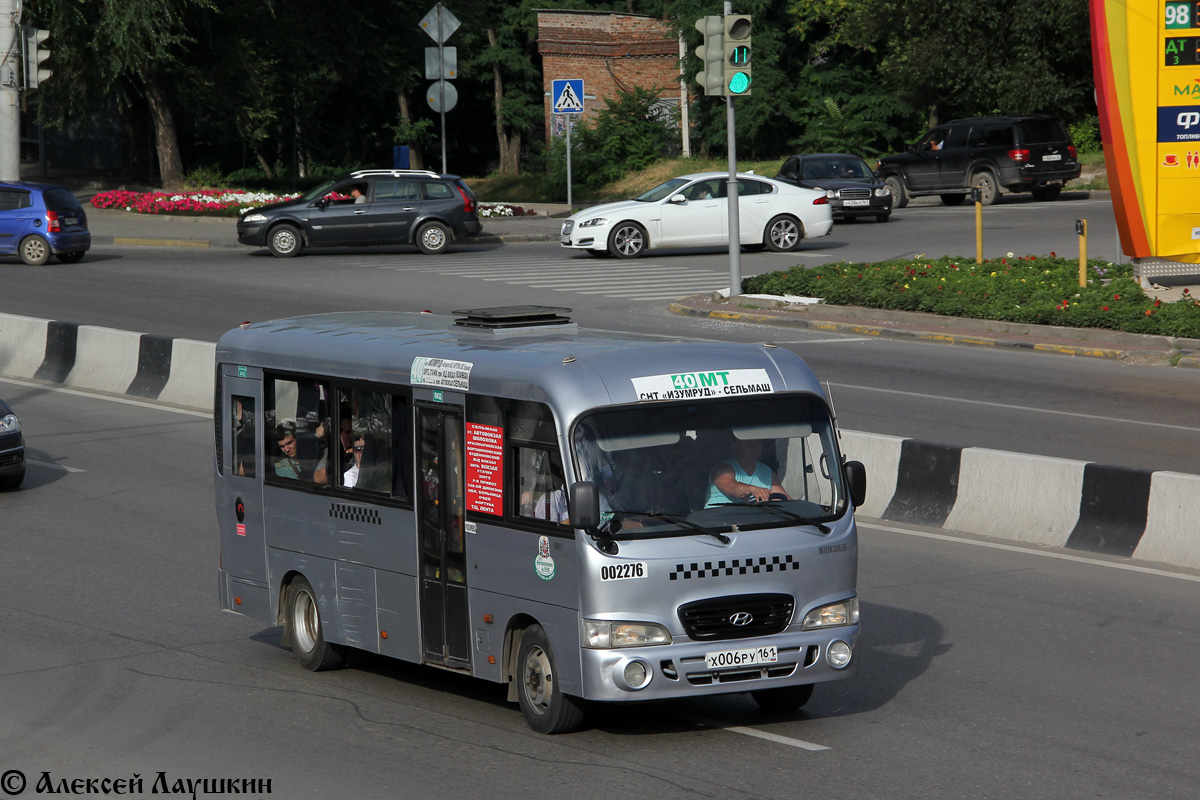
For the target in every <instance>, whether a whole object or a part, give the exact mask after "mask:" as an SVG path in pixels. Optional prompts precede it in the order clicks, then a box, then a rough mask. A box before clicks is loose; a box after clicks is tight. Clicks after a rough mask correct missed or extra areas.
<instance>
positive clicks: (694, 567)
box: [671, 555, 800, 581]
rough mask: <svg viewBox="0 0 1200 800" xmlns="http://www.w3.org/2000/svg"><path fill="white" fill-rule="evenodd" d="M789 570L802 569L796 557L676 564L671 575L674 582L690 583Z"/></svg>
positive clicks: (764, 557)
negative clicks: (700, 579)
mask: <svg viewBox="0 0 1200 800" xmlns="http://www.w3.org/2000/svg"><path fill="white" fill-rule="evenodd" d="M789 569H800V562H799V561H797V560H796V559H795V557H793V556H790V555H787V556H769V557H768V556H762V557H761V558H747V559H740V558H735V559H733V560H732V561H728V562H726V561H718V562H716V563H715V564H714V563H713V562H712V561H705V562H704V566H703V567H701V566H700V562H693V563H691V564H676V565H675V571H674V572H672V573H671V580H673V581H690V580H691V579H692V578H719V577H721V576H723V575H724V576H728V575H758V574H760V573H763V572H786V571H788V570H789Z"/></svg>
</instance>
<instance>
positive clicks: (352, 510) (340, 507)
mask: <svg viewBox="0 0 1200 800" xmlns="http://www.w3.org/2000/svg"><path fill="white" fill-rule="evenodd" d="M329 516H331V517H333V518H334V519H344V520H348V521H350V522H365V523H367V524H368V525H382V524H383V519H382V518H381V517H380V516H379V512H378V511H376V510H375V509H373V508H364V507H362V506H348V505H346V504H344V503H334V504H333V505H331V506H330V507H329Z"/></svg>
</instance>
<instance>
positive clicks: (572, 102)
mask: <svg viewBox="0 0 1200 800" xmlns="http://www.w3.org/2000/svg"><path fill="white" fill-rule="evenodd" d="M550 98H551V99H552V100H553V101H554V113H555V114H582V113H583V79H582V78H578V79H567V80H558V81H551V83H550Z"/></svg>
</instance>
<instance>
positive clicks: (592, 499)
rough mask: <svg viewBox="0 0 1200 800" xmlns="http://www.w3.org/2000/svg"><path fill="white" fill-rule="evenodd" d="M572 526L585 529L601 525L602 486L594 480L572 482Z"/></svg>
mask: <svg viewBox="0 0 1200 800" xmlns="http://www.w3.org/2000/svg"><path fill="white" fill-rule="evenodd" d="M570 502H571V526H572V527H574V528H582V529H583V530H585V531H594V530H596V529H597V528H599V527H600V488H599V487H598V486H596V484H595V483H593V482H592V481H580V482H579V483H573V484H571V498H570Z"/></svg>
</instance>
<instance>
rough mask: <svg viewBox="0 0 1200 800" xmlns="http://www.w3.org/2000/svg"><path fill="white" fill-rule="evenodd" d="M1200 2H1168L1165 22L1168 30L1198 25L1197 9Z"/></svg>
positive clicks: (1199, 7)
mask: <svg viewBox="0 0 1200 800" xmlns="http://www.w3.org/2000/svg"><path fill="white" fill-rule="evenodd" d="M1198 10H1200V3H1195V2H1192V3H1167V4H1166V18H1165V20H1164V22H1165V23H1166V27H1167V29H1168V30H1179V29H1180V28H1194V27H1196V22H1195V20H1196V16H1197V11H1198Z"/></svg>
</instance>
